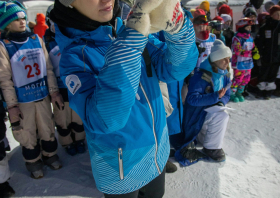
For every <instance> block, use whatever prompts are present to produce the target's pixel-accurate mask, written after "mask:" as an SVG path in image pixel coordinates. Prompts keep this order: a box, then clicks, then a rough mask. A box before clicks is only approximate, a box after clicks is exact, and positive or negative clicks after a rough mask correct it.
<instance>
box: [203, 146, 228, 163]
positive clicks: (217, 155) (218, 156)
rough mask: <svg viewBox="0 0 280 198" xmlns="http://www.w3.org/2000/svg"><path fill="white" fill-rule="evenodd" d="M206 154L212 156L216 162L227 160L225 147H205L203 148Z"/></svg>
mask: <svg viewBox="0 0 280 198" xmlns="http://www.w3.org/2000/svg"><path fill="white" fill-rule="evenodd" d="M202 151H203V152H204V153H205V155H207V156H208V157H210V158H211V159H212V160H214V161H216V162H223V161H225V160H226V155H225V152H224V150H223V149H206V148H203V150H202Z"/></svg>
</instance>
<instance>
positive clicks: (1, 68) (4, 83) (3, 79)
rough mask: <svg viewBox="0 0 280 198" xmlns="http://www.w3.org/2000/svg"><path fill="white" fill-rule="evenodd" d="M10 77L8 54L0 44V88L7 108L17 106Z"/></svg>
mask: <svg viewBox="0 0 280 198" xmlns="http://www.w3.org/2000/svg"><path fill="white" fill-rule="evenodd" d="M12 75H13V73H12V68H11V63H10V57H9V54H8V52H7V50H6V48H5V47H4V46H3V45H2V44H0V86H1V89H2V92H3V95H4V98H5V101H6V103H7V106H8V107H10V106H13V105H16V104H18V99H17V95H16V91H15V88H14V82H13V80H12Z"/></svg>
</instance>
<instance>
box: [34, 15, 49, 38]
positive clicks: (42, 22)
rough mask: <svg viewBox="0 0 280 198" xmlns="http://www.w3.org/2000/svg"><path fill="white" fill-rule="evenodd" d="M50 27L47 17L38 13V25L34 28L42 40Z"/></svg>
mask: <svg viewBox="0 0 280 198" xmlns="http://www.w3.org/2000/svg"><path fill="white" fill-rule="evenodd" d="M48 28H49V27H48V26H47V25H46V17H45V15H44V14H42V13H38V14H37V16H36V25H35V26H34V33H35V34H38V36H39V37H40V38H43V36H44V35H45V32H46V30H47V29H48Z"/></svg>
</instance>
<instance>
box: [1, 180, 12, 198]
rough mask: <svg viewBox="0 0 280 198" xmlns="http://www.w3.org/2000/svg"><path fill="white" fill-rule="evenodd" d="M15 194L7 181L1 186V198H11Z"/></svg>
mask: <svg viewBox="0 0 280 198" xmlns="http://www.w3.org/2000/svg"><path fill="white" fill-rule="evenodd" d="M14 194H15V191H14V189H13V188H12V187H11V186H10V184H9V183H8V182H7V181H6V182H4V183H2V184H0V197H3V198H6V197H11V196H13V195H14Z"/></svg>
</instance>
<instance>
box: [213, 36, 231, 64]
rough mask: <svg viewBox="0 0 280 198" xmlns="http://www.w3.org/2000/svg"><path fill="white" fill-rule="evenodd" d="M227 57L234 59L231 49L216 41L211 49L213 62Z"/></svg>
mask: <svg viewBox="0 0 280 198" xmlns="http://www.w3.org/2000/svg"><path fill="white" fill-rule="evenodd" d="M227 57H229V58H231V57H232V53H231V50H230V49H229V47H227V46H225V44H224V43H223V42H222V41H221V40H218V39H216V40H215V42H214V45H213V46H212V47H211V53H210V60H211V62H215V61H218V60H221V59H224V58H227Z"/></svg>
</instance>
